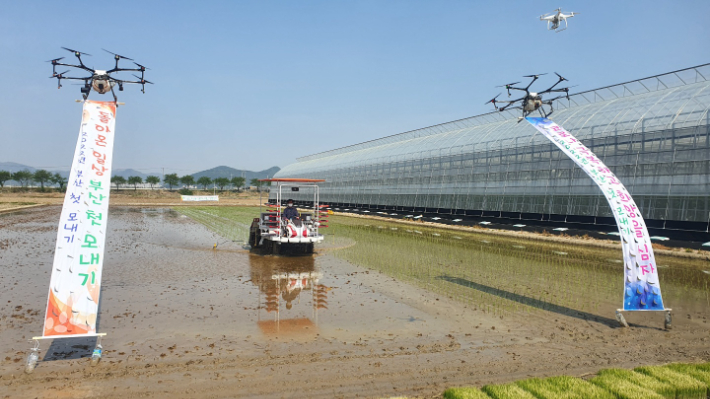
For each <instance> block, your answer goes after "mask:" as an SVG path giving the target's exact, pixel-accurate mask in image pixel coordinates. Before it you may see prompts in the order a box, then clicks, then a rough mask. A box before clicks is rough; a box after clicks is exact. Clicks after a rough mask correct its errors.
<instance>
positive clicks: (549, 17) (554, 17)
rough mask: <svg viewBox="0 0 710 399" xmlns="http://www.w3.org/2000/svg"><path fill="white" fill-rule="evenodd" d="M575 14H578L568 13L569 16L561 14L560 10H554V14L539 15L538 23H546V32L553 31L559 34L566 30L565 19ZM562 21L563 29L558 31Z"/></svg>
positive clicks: (575, 13)
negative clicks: (563, 22)
mask: <svg viewBox="0 0 710 399" xmlns="http://www.w3.org/2000/svg"><path fill="white" fill-rule="evenodd" d="M577 14H579V13H578V12H570V13H569V14H563V13H562V9H561V8H558V9H556V10H555V12H552V13H549V14H545V15H540V21H547V30H554V31H555V33H560V32H562V31H563V30H565V29H567V18H572V17H574V16H575V15H577ZM562 21H565V27H564V28H562V29H560V23H561V22H562Z"/></svg>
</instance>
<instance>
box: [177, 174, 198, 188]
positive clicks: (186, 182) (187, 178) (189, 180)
mask: <svg viewBox="0 0 710 399" xmlns="http://www.w3.org/2000/svg"><path fill="white" fill-rule="evenodd" d="M180 183H182V184H184V185H185V186H186V187H187V188H190V186H192V185H194V184H195V178H194V177H192V175H185V176H183V177H181V178H180Z"/></svg>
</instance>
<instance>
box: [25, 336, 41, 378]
mask: <svg viewBox="0 0 710 399" xmlns="http://www.w3.org/2000/svg"><path fill="white" fill-rule="evenodd" d="M34 342H35V345H34V346H33V347H32V348H31V349H30V353H29V354H28V355H27V362H26V363H25V373H26V374H32V372H33V371H35V367H37V362H38V361H39V341H38V340H36V339H35V340H34Z"/></svg>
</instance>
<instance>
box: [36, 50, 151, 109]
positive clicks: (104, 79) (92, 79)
mask: <svg viewBox="0 0 710 399" xmlns="http://www.w3.org/2000/svg"><path fill="white" fill-rule="evenodd" d="M62 48H63V49H64V50H67V51H69V52H71V53H74V55H75V56H76V58H77V59H78V60H79V65H73V64H64V63H61V62H59V61H61V60H62V59H64V57H60V58H55V59H53V60H49V61H47V62H51V63H52V76H50V77H49V78H50V79H52V78H56V79H57V89H61V88H62V79H67V80H83V81H84V83H83V85H82V88H81V95H82V96H83V97H84V100H86V99H87V98H89V93H91V89H94V91H95V92H97V93H99V94H106V93H108V92H109V91H110V92H111V94H113V100H114V102H116V103H117V104H118V98H117V97H116V93H115V92H114V91H113V87H114V86H116V85H118V91H123V85H124V84H139V85H141V86H142V88H141V92H143V93H144V94H145V85H146V83H148V84H153V82H149V81H147V80H145V79H144V76H143V75H144V73H145V70H146V69H150V68H146V67H145V66H143V65H141V64H139V63H137V62H135V61H134V62H133V63H134V64H136V65H137V66H138V68H119V67H118V61H120V60H122V59H124V60H129V61H133V59H131V58H128V57H124V56H122V55H118V54H116V53H112V52H110V51H108V50H106V49H103V50H104V51H105V52H107V53H111V54H113V58H114V59H115V60H116V66H115V67H114V68H113V69H110V70H107V71H102V70H98V69H92V68H89V67H87V66H86V65H84V62H83V61H82V60H81V56H82V55H87V56H91V54H87V53H82V52H81V51H76V50H72V49H70V48H66V47H62ZM58 65H59V66H67V67H71V68H78V69H81V70H84V71H86V72H89V73H91V76H87V77H85V78H77V77H70V76H64V74H66V73H68V72H69V71H70V70H66V71H64V72H62V73H57V66H58ZM126 71H130V72H140V73H141V76H140V77H138V76H137V75H133V76H135V78H136V79H138V80H136V81H132V80H124V79H117V78H114V77H113V76H111V74H112V73H116V72H126Z"/></svg>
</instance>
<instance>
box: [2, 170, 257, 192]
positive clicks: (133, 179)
mask: <svg viewBox="0 0 710 399" xmlns="http://www.w3.org/2000/svg"><path fill="white" fill-rule="evenodd" d="M10 180H13V181H16V182H18V183H19V184H20V186H21V187H22V188H27V187H28V186H29V185H30V183H33V182H34V183H38V184H39V185H40V189H41V190H42V191H44V186H45V185H56V186H57V188H58V189H59V190H60V191H64V189H65V188H66V185H67V179H66V178H64V177H62V176H61V175H60V174H59V173H52V172H49V171H47V170H44V169H38V170H36V171H35V172H34V173H33V172H30V171H29V170H27V169H25V170H20V171H17V172H15V173H11V172H8V171H6V170H0V188H4V187H5V183H6V182H7V181H10ZM145 183H146V184H150V188H151V190H152V189H153V188H154V186H155V185H157V184H159V183H160V178H159V177H158V176H148V177H146V178H145ZM245 183H246V179H245V178H243V177H241V176H239V177H233V178H231V179H228V178H226V177H218V178H216V179H214V180H213V179H211V178H209V177H207V176H202V177H200V178H199V179H197V180H195V178H194V177H193V176H192V175H185V176H182V177H178V175H177V173H171V174H167V175H165V176H164V177H163V185H164V186H167V187H168V189H170V190H172V189H173V187H177V186H179V185H180V184H182V185H183V186H184V187H187V188H190V187H193V186H194V187H198V186H202V189H203V190H207V187H208V186H211V185H213V184H214V185H215V186H216V187H219V190H220V191H224V189H225V188H229V187H230V186H232V187H234V188H236V189H237V190H238V191H241V189H242V187H244V184H245ZM249 183H250V185H252V186H255V187H256V188H257V189H258V190H260V189H261V186H262V185H263V182H260V181H259V179H251V180H250V181H249ZM111 184H115V185H116V189H117V190H118V189H120V186H122V185H124V186H125V185H126V184H129V185H132V186H133V189H134V190H137V189H138V185H139V184H143V178H142V177H140V176H129V177H128V179H126V178H125V177H123V176H113V177H111Z"/></svg>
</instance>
